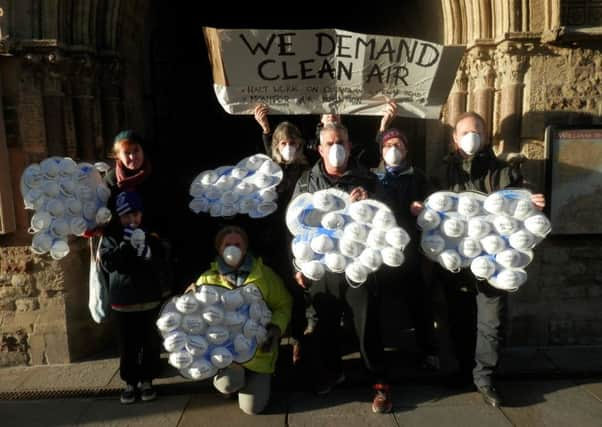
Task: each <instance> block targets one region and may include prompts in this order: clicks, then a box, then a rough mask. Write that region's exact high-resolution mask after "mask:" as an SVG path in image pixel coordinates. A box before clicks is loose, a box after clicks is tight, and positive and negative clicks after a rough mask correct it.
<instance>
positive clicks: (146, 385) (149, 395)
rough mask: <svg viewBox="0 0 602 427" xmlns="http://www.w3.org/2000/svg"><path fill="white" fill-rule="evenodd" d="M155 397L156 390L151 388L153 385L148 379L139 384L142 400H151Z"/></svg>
mask: <svg viewBox="0 0 602 427" xmlns="http://www.w3.org/2000/svg"><path fill="white" fill-rule="evenodd" d="M156 398H157V392H156V391H155V389H154V388H153V385H152V383H151V382H150V381H145V382H143V383H142V385H141V386H140V399H142V401H143V402H149V401H151V400H155V399H156Z"/></svg>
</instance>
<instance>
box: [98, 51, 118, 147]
mask: <svg viewBox="0 0 602 427" xmlns="http://www.w3.org/2000/svg"><path fill="white" fill-rule="evenodd" d="M122 79H123V73H122V67H121V64H120V62H119V61H118V60H117V59H116V58H111V59H110V60H109V61H107V63H105V64H103V66H102V77H101V87H102V98H101V111H102V139H103V143H104V144H103V147H101V148H102V152H101V153H100V154H101V155H104V154H108V153H109V152H110V151H111V149H112V141H113V138H115V135H117V133H118V132H119V130H120V128H121V122H122V116H123V114H122V108H121V82H122Z"/></svg>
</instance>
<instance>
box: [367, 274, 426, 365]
mask: <svg viewBox="0 0 602 427" xmlns="http://www.w3.org/2000/svg"><path fill="white" fill-rule="evenodd" d="M420 267H421V266H420V265H416V264H415V263H412V264H407V265H405V264H404V265H403V266H401V267H397V268H391V267H387V266H382V267H381V268H380V269H379V270H378V271H377V272H376V280H377V282H378V284H379V286H380V287H381V288H382V294H381V298H382V299H383V300H382V301H383V302H384V299H385V298H391V297H392V298H396V299H399V300H401V302H402V303H403V305H404V306H405V307H406V308H407V312H408V315H409V316H408V317H409V320H410V321H411V322H412V326H413V328H414V331H415V337H416V344H417V345H418V348H419V350H420V352H421V353H422V355H423V356H426V355H430V354H433V355H434V354H437V353H438V346H437V342H436V339H435V330H434V317H433V301H432V295H431V291H430V283H426V281H425V280H424V277H423V274H422V269H421V268H420Z"/></svg>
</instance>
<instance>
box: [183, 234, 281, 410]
mask: <svg viewBox="0 0 602 427" xmlns="http://www.w3.org/2000/svg"><path fill="white" fill-rule="evenodd" d="M248 247H249V241H248V237H247V233H246V232H245V231H244V230H243V229H242V228H240V227H236V226H227V227H225V228H223V229H221V230H220V231H219V232H218V233H217V236H216V238H215V248H216V250H217V252H218V256H217V258H216V260H215V262H213V263H212V264H211V266H210V268H209V270H207V271H205V272H204V273H203V274H201V276H200V277H199V279H198V280H197V282H196V283H195V286H202V285H217V286H223V287H225V288H228V289H236V288H241V287H244V286H246V285H250V284H254V285H255V286H257V288H259V290H260V291H261V294H262V296H263V299H264V301H265V303H266V304H267V306H268V308H269V309H270V311H271V312H272V320H271V323H270V324H269V325H268V326H267V338H266V341H265V342H264V343H263V345H262V346H261V347H260V348H258V349H257V352H256V353H255V356H254V357H253V358H252V359H251V360H249V361H248V362H246V363H243V364H242V365H239V364H236V363H233V364H231V365H230V366H228V367H227V368H225V369H223V370H221V371H220V372H219V373H218V374H217V375H216V376H215V377H214V380H213V384H214V386H215V388H216V389H217V390H218V391H219V392H221V393H223V394H231V393H238V404H239V406H240V409H242V411H243V412H245V413H247V414H259V413H261V412H262V411H263V410H264V409H265V407H266V406H267V404H268V401H269V399H270V390H271V378H272V374H273V373H274V370H275V367H276V359H277V357H278V347H279V343H280V336H281V335H282V332H283V331H284V330H285V329H286V327H287V325H288V322H289V320H290V317H291V307H292V299H291V296H290V294H289V293H288V291H287V290H286V288H285V287H284V284H283V282H282V279H281V278H280V277H278V275H277V274H276V273H274V272H273V271H272V269H271V268H269V267H267V266H266V265H264V264H263V262H262V260H261V258H255V257H254V256H253V255H251V254H250V253H249V252H248V251H247V249H248Z"/></svg>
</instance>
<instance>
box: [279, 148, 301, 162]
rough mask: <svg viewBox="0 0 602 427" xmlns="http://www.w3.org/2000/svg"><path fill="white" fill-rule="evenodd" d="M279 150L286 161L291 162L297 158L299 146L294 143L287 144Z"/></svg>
mask: <svg viewBox="0 0 602 427" xmlns="http://www.w3.org/2000/svg"><path fill="white" fill-rule="evenodd" d="M279 151H280V155H281V156H282V158H283V159H284V161H285V162H287V163H289V162H292V161H293V159H294V158H295V153H296V151H297V148H296V147H295V146H294V145H291V144H286V145H285V146H284V147H282V148H279Z"/></svg>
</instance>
